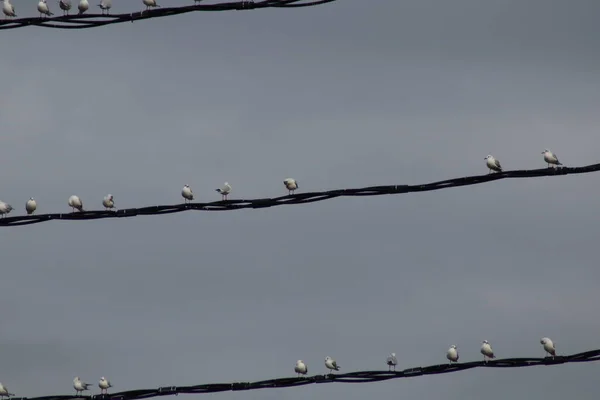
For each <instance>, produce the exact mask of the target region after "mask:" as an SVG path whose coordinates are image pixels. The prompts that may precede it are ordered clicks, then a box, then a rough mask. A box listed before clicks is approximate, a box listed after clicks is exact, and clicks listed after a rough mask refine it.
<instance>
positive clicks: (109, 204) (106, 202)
mask: <svg viewBox="0 0 600 400" xmlns="http://www.w3.org/2000/svg"><path fill="white" fill-rule="evenodd" d="M102 205H103V206H104V208H107V209H108V208H114V206H115V198H114V196H113V195H112V194H110V193H109V194H107V195H106V196H104V199H102Z"/></svg>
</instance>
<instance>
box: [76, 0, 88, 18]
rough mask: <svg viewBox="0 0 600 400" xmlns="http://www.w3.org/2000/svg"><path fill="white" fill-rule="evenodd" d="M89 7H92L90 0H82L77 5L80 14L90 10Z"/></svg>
mask: <svg viewBox="0 0 600 400" xmlns="http://www.w3.org/2000/svg"><path fill="white" fill-rule="evenodd" d="M88 8H90V3H89V2H88V0H81V1H80V2H79V4H78V5H77V9H78V10H79V13H78V14H79V15H81V14H83V13H84V12H86V11H87V10H88Z"/></svg>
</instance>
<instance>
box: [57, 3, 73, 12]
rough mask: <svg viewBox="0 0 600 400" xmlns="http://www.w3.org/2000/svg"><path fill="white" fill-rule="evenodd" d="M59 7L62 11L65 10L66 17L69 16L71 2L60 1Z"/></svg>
mask: <svg viewBox="0 0 600 400" xmlns="http://www.w3.org/2000/svg"><path fill="white" fill-rule="evenodd" d="M58 6H59V7H60V9H61V10H63V14H64V15H69V10H70V9H71V0H60V1H59V2H58Z"/></svg>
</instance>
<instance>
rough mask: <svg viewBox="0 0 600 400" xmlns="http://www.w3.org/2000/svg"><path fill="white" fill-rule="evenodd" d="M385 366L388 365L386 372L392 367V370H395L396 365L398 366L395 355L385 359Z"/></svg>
mask: <svg viewBox="0 0 600 400" xmlns="http://www.w3.org/2000/svg"><path fill="white" fill-rule="evenodd" d="M386 364H387V365H388V371H391V370H392V367H393V368H394V371H395V370H396V365H398V359H397V358H396V353H392V354H390V356H389V357H388V358H387V359H386Z"/></svg>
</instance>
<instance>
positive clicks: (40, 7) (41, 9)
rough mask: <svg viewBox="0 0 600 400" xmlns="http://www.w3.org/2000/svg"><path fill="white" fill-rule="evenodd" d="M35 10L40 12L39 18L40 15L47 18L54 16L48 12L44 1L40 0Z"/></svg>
mask: <svg viewBox="0 0 600 400" xmlns="http://www.w3.org/2000/svg"><path fill="white" fill-rule="evenodd" d="M37 9H38V11H39V12H40V18H42V15H46V16H48V17H49V16H51V15H54V13H52V12H50V9H49V8H48V4H46V0H40V2H39V3H38V5H37Z"/></svg>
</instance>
